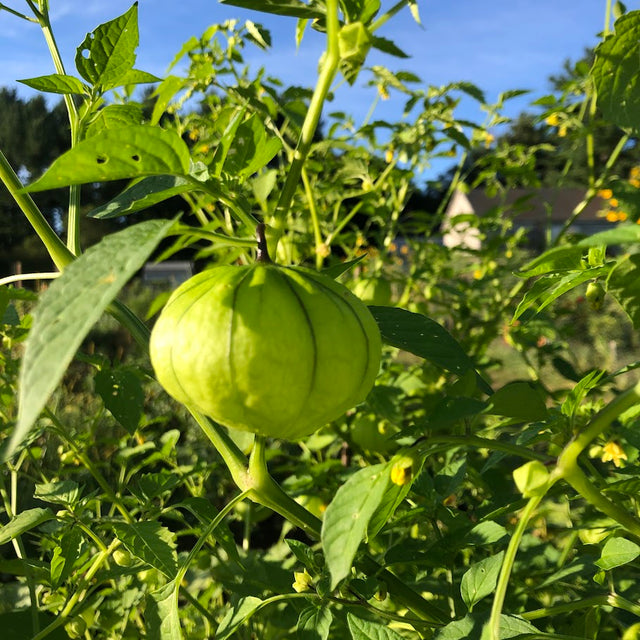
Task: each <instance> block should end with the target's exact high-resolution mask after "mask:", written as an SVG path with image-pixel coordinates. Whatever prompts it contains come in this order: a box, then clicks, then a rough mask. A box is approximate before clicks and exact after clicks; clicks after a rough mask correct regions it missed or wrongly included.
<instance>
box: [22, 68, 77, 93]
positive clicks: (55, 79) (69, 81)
mask: <svg viewBox="0 0 640 640" xmlns="http://www.w3.org/2000/svg"><path fill="white" fill-rule="evenodd" d="M18 82H21V83H22V84H26V85H27V86H28V87H31V88H32V89H35V90H36V91H45V92H47V93H61V94H79V95H82V94H86V93H88V90H87V88H86V87H85V86H84V85H83V84H82V82H80V80H78V78H76V77H74V76H66V75H63V74H61V73H52V74H51V75H48V76H38V77H37V78H26V79H23V80H18Z"/></svg>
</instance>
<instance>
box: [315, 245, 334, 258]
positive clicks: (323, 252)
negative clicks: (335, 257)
mask: <svg viewBox="0 0 640 640" xmlns="http://www.w3.org/2000/svg"><path fill="white" fill-rule="evenodd" d="M316 253H317V254H318V255H319V256H320V257H321V258H327V257H328V256H329V255H331V247H330V246H329V245H328V244H327V243H326V242H323V243H322V244H320V245H318V246H317V247H316Z"/></svg>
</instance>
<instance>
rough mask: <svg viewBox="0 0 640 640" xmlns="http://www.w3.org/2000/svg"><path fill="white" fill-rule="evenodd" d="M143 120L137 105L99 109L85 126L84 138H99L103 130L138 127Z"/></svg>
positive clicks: (121, 105) (114, 105)
mask: <svg viewBox="0 0 640 640" xmlns="http://www.w3.org/2000/svg"><path fill="white" fill-rule="evenodd" d="M143 120H144V115H143V112H142V107H141V106H140V105H139V104H110V105H107V106H106V107H104V109H100V111H98V113H97V114H96V116H95V117H94V118H93V120H92V121H91V123H90V124H89V125H88V126H87V130H86V134H85V138H93V137H95V136H99V135H100V134H101V133H102V132H103V131H104V130H105V129H122V128H124V127H129V126H132V125H134V126H135V125H140V124H142V121H143Z"/></svg>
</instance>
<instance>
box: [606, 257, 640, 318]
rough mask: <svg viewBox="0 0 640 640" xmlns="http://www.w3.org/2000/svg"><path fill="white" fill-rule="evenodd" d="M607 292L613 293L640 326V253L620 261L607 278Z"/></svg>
mask: <svg viewBox="0 0 640 640" xmlns="http://www.w3.org/2000/svg"><path fill="white" fill-rule="evenodd" d="M607 293H609V294H610V295H612V296H613V297H614V298H615V299H616V300H617V301H618V302H619V304H620V306H621V307H622V308H623V309H624V311H625V313H626V314H627V315H628V316H629V318H630V319H631V322H632V323H633V326H634V328H636V329H638V328H640V255H639V254H637V253H636V254H633V255H631V256H629V257H627V258H623V259H621V260H619V261H618V263H617V264H616V266H615V267H614V268H613V270H612V271H611V273H610V274H609V278H608V279H607Z"/></svg>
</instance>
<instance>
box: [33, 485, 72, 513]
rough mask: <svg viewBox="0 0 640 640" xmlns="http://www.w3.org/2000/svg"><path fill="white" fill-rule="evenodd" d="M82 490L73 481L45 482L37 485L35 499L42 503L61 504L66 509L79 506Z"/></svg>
mask: <svg viewBox="0 0 640 640" xmlns="http://www.w3.org/2000/svg"><path fill="white" fill-rule="evenodd" d="M81 495H82V490H81V489H80V486H79V485H78V483H77V482H74V481H73V480H61V481H60V482H45V483H42V484H37V485H36V490H35V492H34V494H33V497H34V498H37V499H38V500H42V502H51V503H52V504H61V505H64V506H65V507H73V506H75V505H76V504H78V500H79V499H80V496H81Z"/></svg>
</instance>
